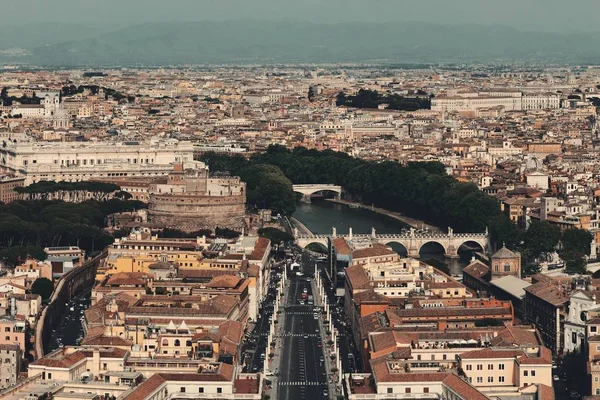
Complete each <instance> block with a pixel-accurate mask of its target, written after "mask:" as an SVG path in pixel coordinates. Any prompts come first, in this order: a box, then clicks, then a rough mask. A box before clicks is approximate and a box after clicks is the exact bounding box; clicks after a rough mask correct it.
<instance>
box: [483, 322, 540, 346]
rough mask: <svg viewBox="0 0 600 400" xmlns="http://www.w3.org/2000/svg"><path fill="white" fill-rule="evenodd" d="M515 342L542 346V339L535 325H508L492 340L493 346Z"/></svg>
mask: <svg viewBox="0 0 600 400" xmlns="http://www.w3.org/2000/svg"><path fill="white" fill-rule="evenodd" d="M513 344H516V345H534V346H541V345H542V340H541V339H540V337H539V335H538V333H537V331H536V329H535V327H534V326H507V327H505V328H503V329H502V330H500V331H499V332H498V336H496V337H495V338H493V339H492V340H491V345H492V346H506V345H513Z"/></svg>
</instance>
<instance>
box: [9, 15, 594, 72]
mask: <svg viewBox="0 0 600 400" xmlns="http://www.w3.org/2000/svg"><path fill="white" fill-rule="evenodd" d="M599 39H600V34H599V33H595V34H559V33H542V32H524V31H519V30H516V29H513V28H508V27H501V26H483V25H476V24H473V25H461V26H453V25H435V24H427V23H398V24H377V23H361V22H357V23H343V24H315V23H308V22H297V21H281V22H273V21H253V20H252V21H251V20H244V21H226V22H216V21H205V22H184V23H148V24H141V25H133V26H129V27H126V28H122V29H118V30H113V31H109V32H105V31H102V30H101V29H97V28H96V29H91V28H87V27H83V26H80V25H75V24H73V25H71V24H49V23H48V24H37V25H26V26H20V27H12V28H11V27H3V28H0V62H2V63H12V64H15V63H18V64H23V63H27V64H32V65H41V66H113V65H125V66H132V65H182V64H203V63H267V64H268V63H284V62H310V63H312V62H314V63H329V62H390V63H395V62H397V63H413V62H433V63H437V62H491V61H500V62H501V61H534V62H535V61H544V62H557V63H558V62H560V63H565V62H568V63H574V64H584V63H598V62H600V46H599V45H598V43H600V42H599ZM15 49H18V50H15Z"/></svg>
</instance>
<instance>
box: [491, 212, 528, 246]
mask: <svg viewBox="0 0 600 400" xmlns="http://www.w3.org/2000/svg"><path fill="white" fill-rule="evenodd" d="M489 230H490V236H491V241H492V242H493V243H494V245H495V247H496V248H499V247H500V246H502V245H503V244H505V245H506V246H507V247H509V248H512V249H514V248H516V247H517V246H518V245H519V243H520V240H521V232H520V231H519V230H518V229H517V226H516V225H515V224H514V223H513V222H512V221H511V220H510V218H508V217H507V216H506V215H505V214H498V215H496V216H495V217H494V218H492V219H491V220H490V227H489Z"/></svg>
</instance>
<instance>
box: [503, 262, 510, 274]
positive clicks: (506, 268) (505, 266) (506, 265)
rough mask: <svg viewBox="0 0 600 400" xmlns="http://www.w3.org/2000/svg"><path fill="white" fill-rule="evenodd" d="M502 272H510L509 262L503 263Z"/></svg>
mask: <svg viewBox="0 0 600 400" xmlns="http://www.w3.org/2000/svg"><path fill="white" fill-rule="evenodd" d="M504 272H510V264H504Z"/></svg>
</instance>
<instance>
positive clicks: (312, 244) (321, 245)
mask: <svg viewBox="0 0 600 400" xmlns="http://www.w3.org/2000/svg"><path fill="white" fill-rule="evenodd" d="M302 248H304V249H307V250H311V251H315V252H317V253H327V244H326V243H323V242H321V241H319V240H313V241H311V242H309V243H306V245H305V246H303V247H302ZM317 248H318V249H320V250H321V251H317V250H316V249H317ZM313 249H315V250H313Z"/></svg>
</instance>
